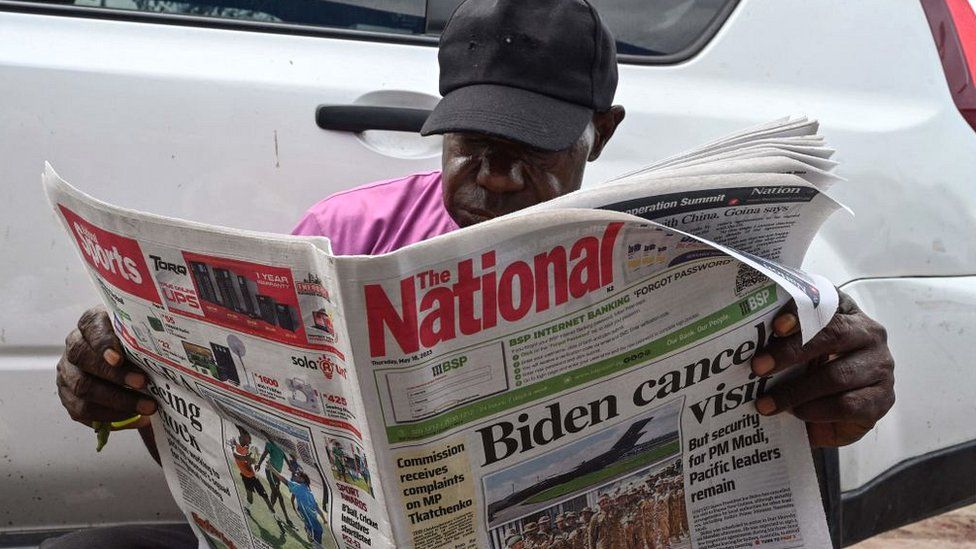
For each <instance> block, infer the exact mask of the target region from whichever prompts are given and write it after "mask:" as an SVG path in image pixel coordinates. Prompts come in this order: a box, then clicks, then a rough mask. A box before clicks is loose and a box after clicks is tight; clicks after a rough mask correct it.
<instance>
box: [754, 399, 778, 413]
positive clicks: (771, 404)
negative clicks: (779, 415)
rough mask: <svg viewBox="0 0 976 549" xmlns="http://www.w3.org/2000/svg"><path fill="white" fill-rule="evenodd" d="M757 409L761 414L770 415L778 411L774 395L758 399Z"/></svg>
mask: <svg viewBox="0 0 976 549" xmlns="http://www.w3.org/2000/svg"><path fill="white" fill-rule="evenodd" d="M756 410H758V411H759V413H760V414H762V415H764V416H768V415H769V414H771V413H773V412H775V411H776V401H775V400H773V397H768V396H764V397H762V398H760V399H759V400H757V401H756Z"/></svg>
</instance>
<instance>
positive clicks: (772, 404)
mask: <svg viewBox="0 0 976 549" xmlns="http://www.w3.org/2000/svg"><path fill="white" fill-rule="evenodd" d="M838 294H839V295H840V303H839V305H838V307H837V313H836V314H835V315H834V318H833V319H831V321H830V323H829V324H827V326H826V327H825V328H824V329H823V330H822V331H820V333H818V334H817V335H816V336H814V337H813V339H811V340H810V341H809V342H807V344H806V345H803V344H802V343H801V342H800V324H799V322H798V320H797V317H796V304H795V303H790V304H789V305H788V306H786V307H785V308H783V309H782V310H781V311H780V312H779V314H778V315H777V316H776V318H775V319H774V320H773V337H772V338H771V339H770V341H769V344H768V345H767V346H766V348H765V349H764V350H763V352H762V353H760V354H757V355H756V356H755V357H753V359H752V371H753V372H754V373H755V374H757V375H769V374H770V373H775V372H780V371H783V370H786V369H789V368H793V367H796V366H799V365H803V364H807V365H808V367H807V369H806V371H804V372H803V373H802V374H800V375H797V376H796V377H794V378H791V379H788V380H784V381H783V382H781V383H779V384H778V385H776V386H774V387H773V388H772V389H770V390H768V391H767V392H766V395H765V396H763V397H762V398H760V399H759V400H757V401H756V409H757V410H758V411H759V413H761V414H763V415H774V414H778V413H780V412H783V411H791V412H793V415H795V416H796V417H798V418H800V419H802V420H804V421H806V422H807V434H808V435H809V437H810V444H811V445H813V446H814V447H820V446H844V445H847V444H851V443H852V442H854V441H856V440H858V439H860V438H861V437H863V436H864V435H865V434H867V432H868V431H870V430H871V429H872V428H873V427H874V424H875V423H876V422H877V421H878V420H879V419H881V418H882V416H884V415H885V414H886V413H887V412H888V410H889V409H891V406H892V405H893V404H894V403H895V376H894V367H895V362H894V360H893V359H892V358H891V353H890V352H889V351H888V344H887V334H886V333H885V329H884V327H883V326H881V325H880V324H878V323H877V322H875V321H874V320H873V319H871V318H870V317H869V316H867V315H866V314H864V312H862V311H861V309H860V308H858V306H857V304H856V303H854V300H853V299H851V298H850V296H848V295H847V294H845V293H843V292H840V291H838Z"/></svg>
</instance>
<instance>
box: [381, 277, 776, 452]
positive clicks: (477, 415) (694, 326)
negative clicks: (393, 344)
mask: <svg viewBox="0 0 976 549" xmlns="http://www.w3.org/2000/svg"><path fill="white" fill-rule="evenodd" d="M759 296H762V297H763V299H757V297H759ZM776 299H777V297H776V286H775V285H772V286H767V287H764V288H761V289H759V290H756V291H754V292H752V293H750V294H749V295H747V296H745V297H743V298H742V299H740V300H739V301H736V302H735V303H732V304H731V305H728V306H727V307H724V308H722V309H720V310H718V311H716V312H714V313H712V314H710V315H708V316H705V317H702V318H700V319H698V320H696V321H695V322H693V323H691V324H689V325H687V326H685V327H684V328H682V329H680V330H675V331H674V332H671V333H669V334H666V335H663V336H661V337H659V338H657V339H655V340H653V341H651V342H649V343H646V344H644V345H642V346H640V347H637V348H635V349H631V350H629V351H627V352H625V353H621V354H619V355H616V356H612V357H609V358H606V359H603V360H601V361H599V362H596V363H593V364H589V365H587V366H582V367H580V368H577V369H575V370H573V371H571V372H566V373H564V374H560V375H558V376H554V377H551V378H549V379H547V380H545V381H540V382H538V383H533V384H532V385H526V386H524V387H519V388H518V389H514V390H512V391H508V392H506V393H503V394H500V395H496V396H492V397H489V398H486V399H483V400H479V401H478V402H472V403H471V404H468V405H466V406H461V407H459V408H456V409H454V410H451V411H450V412H447V413H445V414H442V415H440V416H437V417H434V418H431V419H428V420H425V421H419V422H417V423H411V424H409V425H394V426H391V427H387V428H386V436H387V438H388V439H389V441H390V443H391V444H393V443H398V442H406V441H410V440H418V439H424V438H427V437H430V436H433V435H436V434H439V433H442V432H444V431H447V430H449V429H453V428H454V427H457V426H459V425H464V424H466V423H470V422H472V421H475V420H477V419H481V418H483V417H487V416H490V415H493V414H497V413H498V412H503V411H505V410H508V409H510V408H514V407H517V406H521V405H522V404H526V403H529V402H533V401H536V400H540V399H543V398H546V397H548V396H551V395H554V394H556V393H560V392H563V391H565V390H567V389H571V388H573V387H578V386H580V385H583V384H585V383H589V382H591V381H593V380H596V379H601V378H604V377H607V376H609V375H611V374H614V373H617V372H620V371H622V370H626V369H628V368H633V367H635V366H637V365H639V364H645V363H647V362H648V361H651V360H654V359H657V358H659V357H662V356H664V355H667V354H668V353H672V352H674V351H676V350H678V349H680V348H682V347H685V346H687V345H689V344H690V343H693V342H695V341H699V340H702V339H705V338H707V337H709V336H711V335H713V334H715V333H716V332H720V331H722V330H725V329H727V328H728V327H729V326H732V325H734V324H736V323H738V322H739V321H741V320H743V319H745V318H748V317H750V316H752V315H753V314H755V313H756V312H757V311H761V310H763V309H766V308H768V307H770V306H772V305H773V304H775V303H776Z"/></svg>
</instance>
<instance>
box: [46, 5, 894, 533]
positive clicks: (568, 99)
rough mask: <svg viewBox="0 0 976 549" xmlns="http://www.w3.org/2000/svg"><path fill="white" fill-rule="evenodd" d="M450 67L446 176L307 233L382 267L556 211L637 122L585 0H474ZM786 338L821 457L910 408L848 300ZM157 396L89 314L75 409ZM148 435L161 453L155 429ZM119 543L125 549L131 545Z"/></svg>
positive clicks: (785, 353)
mask: <svg viewBox="0 0 976 549" xmlns="http://www.w3.org/2000/svg"><path fill="white" fill-rule="evenodd" d="M438 59H439V62H440V68H441V73H440V91H441V93H442V94H443V95H444V98H443V100H442V101H441V102H440V104H439V105H438V106H437V108H435V109H434V112H433V113H432V114H431V116H430V118H429V119H428V120H427V123H426V124H425V125H424V129H423V133H424V134H425V135H431V134H443V136H444V149H443V154H442V166H443V170H442V171H441V172H431V173H425V174H417V175H411V176H408V177H403V178H399V179H391V180H387V181H382V182H378V183H374V184H371V185H366V186H363V187H359V188H357V189H353V190H350V191H345V192H342V193H337V194H335V195H333V196H331V197H329V198H327V199H325V200H323V201H322V202H320V203H318V204H316V205H315V206H313V207H312V209H310V210H309V211H308V213H307V214H306V215H305V217H304V218H303V219H302V220H301V221H300V223H299V224H298V226H297V227H296V228H295V233H296V234H304V235H325V236H328V237H330V238H331V240H332V246H333V249H334V250H335V251H336V253H340V254H377V253H383V252H389V251H392V250H396V249H399V248H401V247H403V246H406V245H409V244H412V243H415V242H419V241H422V240H425V239H428V238H432V237H435V236H438V235H441V234H444V233H447V232H450V231H453V230H457V229H458V228H459V227H466V226H470V225H473V224H476V223H479V222H481V221H484V220H486V219H491V218H493V217H498V216H501V215H505V214H508V213H512V212H515V211H518V210H521V209H523V208H526V207H528V206H531V205H534V204H537V203H540V202H544V201H546V200H550V199H552V198H555V197H557V196H561V195H564V194H566V193H568V192H571V191H574V190H576V189H578V188H579V187H580V184H581V183H582V181H583V171H584V168H585V165H586V163H587V162H588V161H593V160H596V159H598V158H599V157H600V154H601V153H602V152H603V149H604V147H605V146H606V144H607V143H608V141H609V140H610V138H611V137H612V136H613V133H614V131H615V130H616V128H617V126H618V125H619V124H620V123H621V121H622V120H623V119H624V108H623V107H621V106H620V105H614V104H613V96H614V92H615V91H616V85H617V63H616V50H615V46H614V41H613V38H612V37H611V35H610V33H609V31H608V30H607V29H606V27H605V26H604V25H603V23H602V22H601V21H600V19H599V17H598V16H597V14H596V11H595V10H594V9H593V8H592V7H591V6H590V5H589V4H588V3H586V1H585V0H533V1H532V2H525V1H524V0H498V1H497V2H479V1H478V0H467V1H466V2H464V3H463V4H461V6H459V7H458V9H457V11H456V12H455V14H454V16H453V17H452V18H451V20H450V22H449V23H448V25H447V27H446V28H445V29H444V33H443V35H442V37H441V44H440V49H439V52H438ZM774 333H775V335H776V337H774V338H773V340H772V341H771V342H770V344H769V345H767V347H766V349H765V351H764V352H763V353H762V354H759V355H757V356H756V357H754V358H753V361H752V368H753V371H754V372H756V373H757V374H760V375H766V374H769V373H772V372H777V371H780V370H784V369H787V368H791V367H794V366H797V365H801V364H806V363H808V362H812V363H814V364H815V365H816V367H814V368H809V369H807V370H805V371H804V372H803V373H802V374H800V375H798V376H797V377H795V378H792V379H791V380H790V381H788V382H785V383H781V384H779V385H778V386H777V387H776V388H775V389H773V390H771V391H770V392H769V394H767V395H766V396H765V397H763V398H761V399H760V400H759V401H758V402H757V403H756V406H757V408H758V410H759V411H760V413H763V414H775V413H781V412H783V411H792V412H793V413H794V414H796V415H797V416H798V417H800V418H802V419H804V420H806V421H807V422H808V432H809V434H810V441H811V442H812V443H813V444H814V445H816V446H840V445H844V444H850V443H851V442H854V441H855V440H857V439H859V438H860V437H862V436H863V435H864V434H865V433H867V432H868V431H869V430H870V429H871V428H872V427H873V426H874V424H875V422H876V421H877V420H878V419H880V418H881V417H882V416H883V415H884V414H885V413H886V412H887V411H888V409H889V408H890V407H891V405H892V404H893V403H894V391H893V386H894V377H893V373H892V370H893V361H892V359H891V355H890V353H889V352H888V348H887V345H886V343H885V334H884V330H883V328H882V327H881V326H880V325H878V324H877V323H876V322H874V321H873V320H871V319H870V318H869V317H867V316H866V315H864V314H863V313H862V312H861V311H860V310H859V309H858V308H857V305H856V304H854V302H853V301H852V300H851V299H850V298H848V297H847V296H845V295H842V296H841V300H840V308H839V310H838V314H837V315H836V317H835V318H834V320H833V321H832V322H831V323H830V325H829V326H827V327H826V328H825V329H824V330H823V332H822V333H821V334H819V335H817V336H816V337H815V338H814V339H813V340H811V341H810V342H809V343H808V344H807V345H801V342H800V339H799V338H800V336H799V326H798V322H797V319H796V315H795V312H794V310H792V309H789V308H787V309H786V310H784V311H783V312H782V314H781V316H779V317H778V318H777V319H776V321H775V322H774ZM828 358H830V359H832V360H827V359H828ZM145 385H146V378H145V375H144V374H142V373H141V372H140V371H138V370H137V369H136V368H134V367H133V366H132V365H131V364H129V363H128V362H127V361H126V360H125V359H124V358H123V356H122V354H121V347H120V345H119V341H118V339H117V338H116V337H115V335H114V334H113V333H112V329H111V323H110V321H109V318H108V315H107V314H106V312H105V311H104V309H101V308H94V309H91V310H89V311H88V312H86V313H85V314H84V315H82V317H81V319H80V320H79V323H78V328H77V329H76V330H74V331H73V332H71V334H69V335H68V338H67V340H66V345H65V352H64V356H63V357H62V359H61V361H60V362H59V363H58V387H59V396H60V398H61V401H62V403H63V404H64V406H65V408H67V410H68V412H69V414H70V415H71V417H72V418H73V419H75V420H76V421H79V422H81V423H84V424H85V425H89V426H90V425H91V422H92V421H112V420H119V419H125V418H128V417H130V416H131V415H133V414H134V413H140V414H143V415H146V416H148V415H150V414H152V413H154V412H155V410H156V404H155V402H154V401H152V400H151V399H149V398H146V397H144V396H143V395H142V394H140V393H138V392H137V391H134V390H131V389H136V390H138V389H142V388H144V387H145ZM127 387H128V388H127ZM130 388H131V389H130ZM133 427H135V428H139V430H140V433H141V434H142V436H143V439H144V440H145V441H146V444H147V446H148V447H149V448H150V451H153V450H154V448H155V443H154V439H153V434H152V431H151V430H150V429H149V418H148V417H144V418H142V420H140V421H139V422H136V423H134V424H133V425H131V426H130V428H133ZM113 535H114V536H115V537H113V538H112V539H113V541H114V542H115V543H116V545H115V546H121V542H120V541H119V540H120V539H121V538H120V537H119V536H120V535H122V534H121V532H119V531H115V532H114V533H113Z"/></svg>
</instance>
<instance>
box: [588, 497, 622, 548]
mask: <svg viewBox="0 0 976 549" xmlns="http://www.w3.org/2000/svg"><path fill="white" fill-rule="evenodd" d="M612 501H613V500H612V499H611V498H610V494H607V493H606V492H604V493H602V494H600V498H599V500H598V501H597V503H598V505H599V506H600V510H599V511H597V513H596V514H595V515H593V518H591V519H590V529H589V530H590V531H589V539H587V542H586V547H587V549H614V548H617V547H623V545H621V543H622V542H623V536H621V535H620V534H621V532H620V531H619V526H620V525H619V524H618V523H619V519H620V516H619V513H617V512H616V510H615V509H614V508H613V504H612Z"/></svg>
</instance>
